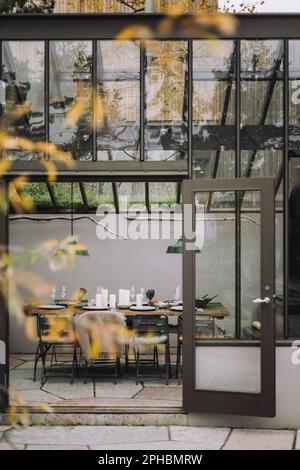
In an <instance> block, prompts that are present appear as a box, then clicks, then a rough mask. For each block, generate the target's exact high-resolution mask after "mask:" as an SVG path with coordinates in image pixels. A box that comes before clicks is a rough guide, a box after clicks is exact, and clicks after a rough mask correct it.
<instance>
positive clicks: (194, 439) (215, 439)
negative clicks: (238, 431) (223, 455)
mask: <svg viewBox="0 0 300 470" xmlns="http://www.w3.org/2000/svg"><path fill="white" fill-rule="evenodd" d="M229 433H230V429H229V428H210V427H194V426H170V439H171V441H179V442H187V443H189V445H190V444H198V445H199V446H200V448H201V449H203V450H217V449H221V447H222V445H224V443H225V441H226V439H227V437H228V435H229Z"/></svg>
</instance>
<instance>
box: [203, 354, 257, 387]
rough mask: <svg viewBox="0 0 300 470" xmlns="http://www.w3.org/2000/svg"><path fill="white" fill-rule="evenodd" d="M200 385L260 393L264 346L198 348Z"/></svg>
mask: <svg viewBox="0 0 300 470" xmlns="http://www.w3.org/2000/svg"><path fill="white" fill-rule="evenodd" d="M196 388H197V389H198V390H201V389H202V390H219V391H224V392H226V391H227V392H249V393H260V390H261V383H260V348H259V347H240V348H237V347H228V346H226V347H198V348H196Z"/></svg>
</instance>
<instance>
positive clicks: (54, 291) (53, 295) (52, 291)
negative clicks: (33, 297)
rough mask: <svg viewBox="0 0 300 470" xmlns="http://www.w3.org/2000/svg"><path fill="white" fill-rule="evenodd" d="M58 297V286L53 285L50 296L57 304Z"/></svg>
mask: <svg viewBox="0 0 300 470" xmlns="http://www.w3.org/2000/svg"><path fill="white" fill-rule="evenodd" d="M56 297H57V291H56V287H55V286H53V287H52V289H51V294H50V298H51V300H52V303H53V304H55V300H56Z"/></svg>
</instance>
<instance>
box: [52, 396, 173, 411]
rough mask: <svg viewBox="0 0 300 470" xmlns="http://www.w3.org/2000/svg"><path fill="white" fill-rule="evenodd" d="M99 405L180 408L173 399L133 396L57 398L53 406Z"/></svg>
mask: <svg viewBox="0 0 300 470" xmlns="http://www.w3.org/2000/svg"><path fill="white" fill-rule="evenodd" d="M83 405H84V406H101V407H105V408H111V409H112V408H119V407H127V408H132V409H133V408H134V409H135V410H136V409H139V410H140V411H141V410H143V409H144V410H145V412H147V409H149V408H152V409H153V408H180V407H181V402H179V401H174V400H170V401H168V400H151V399H149V400H146V399H138V400H135V399H134V398H99V397H96V398H78V399H74V400H59V401H57V402H56V403H55V406H83Z"/></svg>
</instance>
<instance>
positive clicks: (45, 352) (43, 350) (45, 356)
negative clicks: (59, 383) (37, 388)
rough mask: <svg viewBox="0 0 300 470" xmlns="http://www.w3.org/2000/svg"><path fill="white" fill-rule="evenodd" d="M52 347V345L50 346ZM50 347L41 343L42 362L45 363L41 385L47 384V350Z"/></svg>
mask: <svg viewBox="0 0 300 470" xmlns="http://www.w3.org/2000/svg"><path fill="white" fill-rule="evenodd" d="M49 347H51V346H49ZM49 347H48V348H47V346H44V345H43V344H42V343H41V357H42V364H43V373H42V376H41V385H42V386H43V385H45V383H46V381H47V377H46V375H47V371H46V359H47V352H48V350H49Z"/></svg>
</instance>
